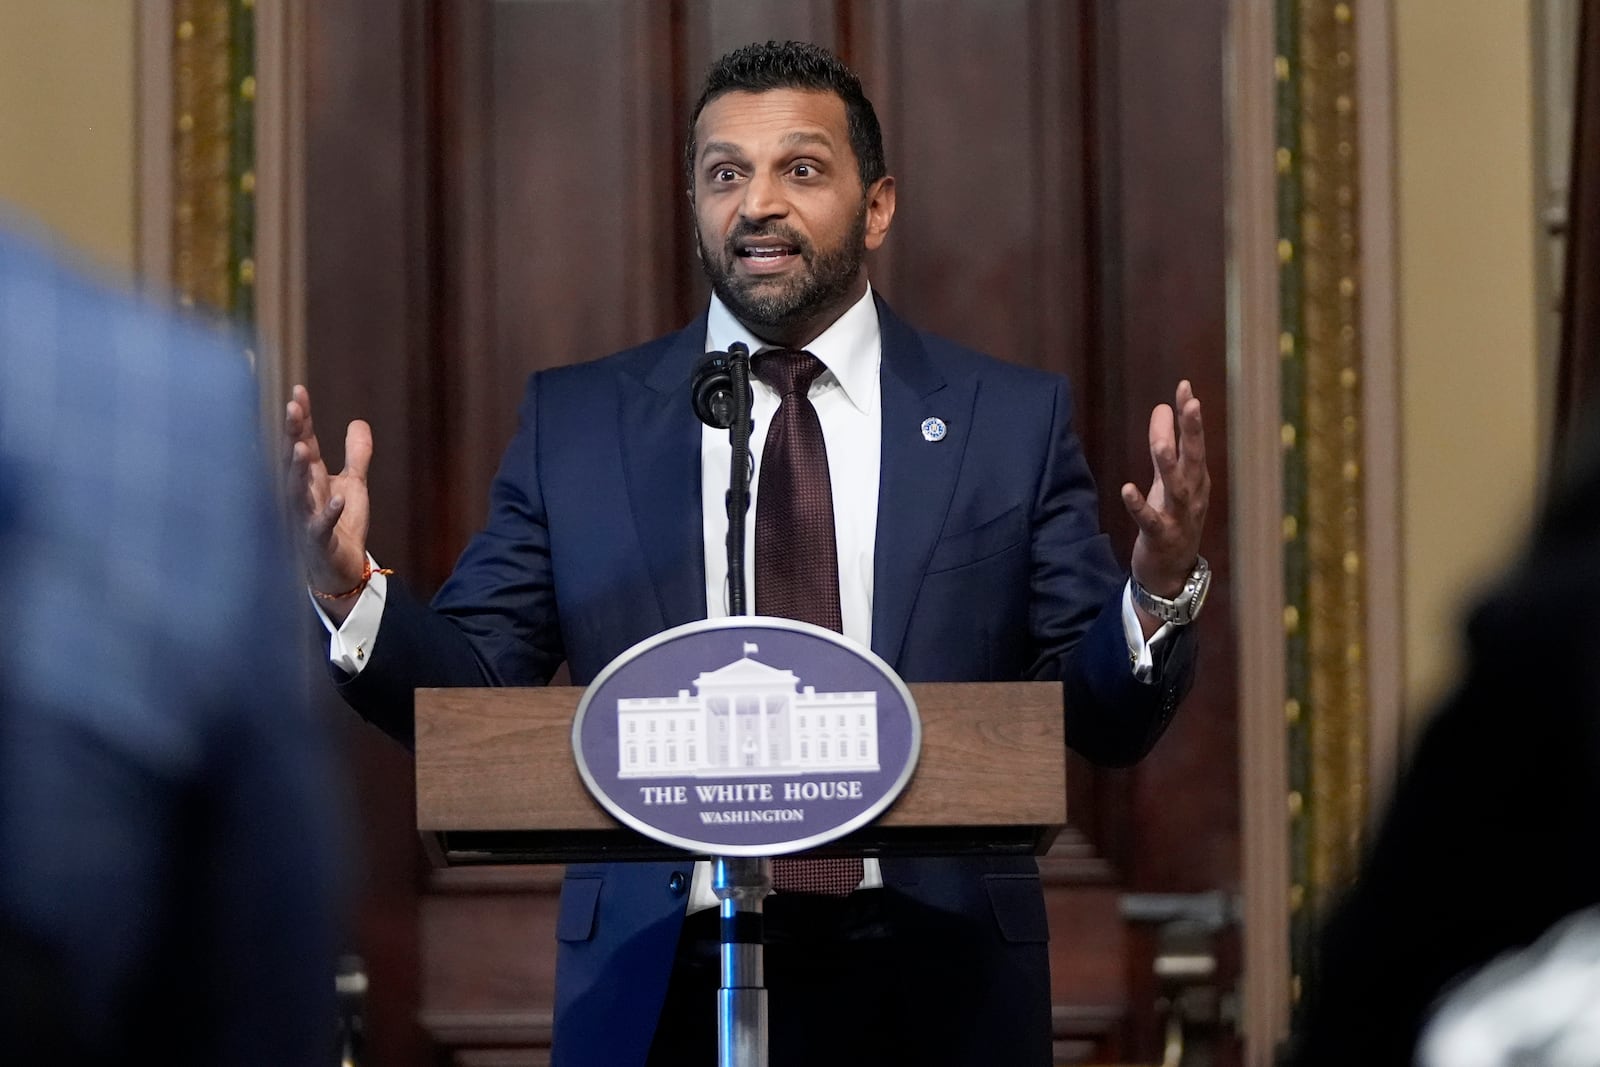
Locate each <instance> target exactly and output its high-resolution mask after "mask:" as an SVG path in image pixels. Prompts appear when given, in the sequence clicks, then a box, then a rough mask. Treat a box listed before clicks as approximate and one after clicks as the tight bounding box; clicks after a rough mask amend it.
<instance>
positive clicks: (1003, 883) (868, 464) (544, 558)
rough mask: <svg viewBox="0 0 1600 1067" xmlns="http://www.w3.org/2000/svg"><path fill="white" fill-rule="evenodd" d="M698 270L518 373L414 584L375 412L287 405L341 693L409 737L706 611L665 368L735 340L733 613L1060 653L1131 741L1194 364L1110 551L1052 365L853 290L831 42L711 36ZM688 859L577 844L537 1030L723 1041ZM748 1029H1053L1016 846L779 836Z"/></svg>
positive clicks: (848, 140) (1009, 1038)
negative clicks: (326, 431) (677, 307)
mask: <svg viewBox="0 0 1600 1067" xmlns="http://www.w3.org/2000/svg"><path fill="white" fill-rule="evenodd" d="M685 161H686V167H687V178H688V195H689V198H690V201H691V203H692V205H693V208H694V216H695V229H696V239H697V246H698V249H699V256H700V261H701V264H702V266H703V267H704V269H705V271H706V274H707V276H708V277H709V278H710V280H711V286H712V290H713V294H714V295H713V296H712V299H711V301H710V306H709V307H708V308H707V309H706V312H705V314H703V315H702V316H700V317H699V318H698V319H696V320H695V321H694V322H692V323H690V324H689V325H688V326H687V327H685V328H684V329H683V330H681V331H679V332H678V333H675V334H672V335H670V336H667V337H663V338H660V339H657V340H654V341H651V342H649V343H647V344H644V345H641V346H639V347H637V348H634V349H630V350H628V351H625V352H620V353H617V354H615V355H613V356H610V357H608V358H606V359H602V360H598V361H595V362H591V363H586V364H580V365H576V366H569V367H562V368H558V369H554V370H549V371H544V372H540V373H538V374H535V375H533V376H532V378H531V379H530V380H529V382H528V387H527V392H526V395H525V397H524V400H523V404H522V409H521V421H520V426H519V429H518V432H517V435H516V437H515V438H514V439H513V440H512V442H511V444H510V446H509V448H508V449H507V451H506V453H505V456H504V459H503V461H502V463H501V466H500V470H499V473H498V475H497V476H496V479H495V482H494V487H493V491H492V502H491V508H490V514H489V517H488V522H487V525H486V526H485V528H484V529H483V530H482V531H481V532H480V533H479V534H478V535H477V536H475V537H474V538H473V540H472V541H471V543H470V544H469V545H468V546H467V548H466V550H465V552H464V553H463V554H462V556H461V558H460V560H459V561H458V563H457V565H456V568H455V571H454V573H453V574H452V575H451V577H450V578H449V580H448V581H447V582H446V583H445V585H444V587H443V588H442V589H441V590H440V591H439V593H438V595H437V596H436V597H435V598H434V600H433V602H432V604H431V606H425V605H423V604H421V603H420V602H418V601H417V600H415V599H414V598H413V597H412V596H411V594H409V593H408V592H407V590H406V589H405V587H404V585H403V584H402V583H401V582H399V581H390V580H387V578H386V577H385V574H384V572H382V571H381V570H380V569H379V568H378V566H377V563H376V561H375V560H374V559H373V558H372V557H371V556H370V555H369V554H368V551H367V546H368V514H369V512H368V498H367V486H366V471H367V467H368V464H369V462H370V460H371V456H372V437H371V432H370V430H369V429H368V427H367V426H366V424H365V423H363V422H359V421H358V422H354V423H352V424H351V425H350V427H349V429H348V432H347V434H346V442H345V459H346V466H345V469H344V471H343V472H342V473H340V474H332V473H330V472H329V471H328V469H327V467H326V465H325V463H324V461H323V457H322V453H321V450H320V447H319V444H318V441H317V437H316V434H315V430H314V428H313V425H312V418H311V401H310V397H309V396H308V395H307V393H306V391H305V390H304V389H302V388H296V389H295V391H294V395H293V399H292V400H291V401H290V402H289V404H288V407H287V413H286V419H285V432H286V434H287V435H288V438H289V440H290V446H291V447H290V453H291V456H292V459H291V461H290V464H291V470H290V474H291V478H292V480H293V485H294V487H295V492H294V493H293V494H292V497H293V499H294V501H295V504H296V506H297V507H298V516H297V521H298V522H299V524H300V526H301V528H302V529H303V531H304V541H303V545H304V561H305V567H306V574H307V578H308V581H309V583H310V585H311V588H312V591H313V592H314V593H315V595H316V600H317V603H318V605H319V606H320V608H321V610H322V611H323V613H324V616H325V622H326V623H327V625H328V628H329V631H330V634H331V658H332V661H333V663H334V665H335V667H336V668H337V670H336V674H337V675H338V676H339V678H340V681H339V686H340V690H341V692H342V693H343V694H344V696H345V697H346V699H347V700H348V701H349V702H350V703H351V704H352V705H353V706H354V707H355V708H356V709H357V710H358V711H360V712H361V714H362V715H364V716H365V717H367V718H368V719H370V720H372V721H373V722H374V723H376V724H377V725H379V726H380V727H382V728H383V729H384V730H386V731H388V732H389V733H390V734H392V735H393V736H395V737H396V738H399V739H400V740H402V741H407V742H408V741H409V740H410V738H411V735H412V691H413V690H414V689H416V688H418V687H432V686H483V685H542V684H545V683H546V682H548V680H549V679H550V677H551V676H552V674H553V673H554V672H555V671H556V669H557V668H558V667H559V666H560V664H561V663H562V662H563V661H565V662H566V663H567V664H568V665H569V667H570V670H571V675H572V678H573V681H574V682H576V683H577V684H580V685H582V684H587V683H588V682H589V681H590V680H591V679H592V678H593V677H594V676H595V675H596V674H597V673H598V672H599V671H600V670H601V669H602V668H603V667H604V666H605V665H606V664H607V663H608V662H609V661H610V660H611V659H612V658H613V657H614V656H616V655H617V654H619V653H620V652H622V651H624V650H625V649H627V648H628V647H629V646H631V645H633V644H635V643H636V642H638V641H641V640H643V639H645V638H647V637H650V636H652V635H653V634H656V633H658V632H660V631H662V630H665V629H667V628H669V627H672V626H676V625H679V624H681V623H685V622H689V621H692V620H695V619H701V618H707V617H717V616H722V615H726V614H727V605H726V586H727V558H726V555H725V551H724V535H725V532H726V529H727V519H726V515H725V511H724V506H723V493H724V490H725V489H726V487H727V485H728V469H729V450H728V445H727V439H726V436H725V435H724V434H722V433H721V432H720V431H716V430H713V429H711V428H710V427H707V426H704V425H702V424H701V423H700V422H699V421H698V420H697V418H696V417H695V414H694V412H693V410H692V409H691V405H690V403H689V391H690V381H691V378H692V376H693V373H694V370H695V368H696V365H697V364H698V363H699V362H700V361H701V359H702V358H703V356H704V354H705V353H706V352H708V351H721V350H726V349H727V348H728V347H729V346H730V345H732V344H734V343H736V342H742V343H743V344H745V345H747V346H748V347H749V350H750V351H751V352H752V353H753V354H754V356H753V359H752V367H753V371H754V375H755V378H756V381H755V382H754V383H753V392H754V410H753V426H754V430H753V434H752V441H751V451H752V454H753V464H754V471H755V476H754V478H753V485H752V493H751V496H752V504H751V509H752V514H753V516H754V522H753V523H751V524H750V526H751V529H750V531H749V539H750V541H749V546H748V549H747V552H746V554H745V558H746V559H748V560H750V564H749V565H748V569H749V574H748V575H747V576H746V580H747V583H748V584H749V585H750V586H751V588H753V589H754V607H755V610H756V611H757V613H761V614H773V615H786V616H790V617H795V618H802V619H804V620H806V621H810V622H815V623H818V624H820V625H824V626H828V627H830V628H832V629H835V630H839V631H840V632H842V633H843V634H844V635H845V636H846V637H847V638H850V639H852V640H854V641H857V642H859V643H860V644H862V645H865V646H869V647H870V648H871V649H872V650H873V651H874V652H876V653H877V654H878V655H879V656H881V657H882V658H883V659H884V660H885V661H887V662H888V663H889V664H890V665H891V666H892V667H893V668H894V669H895V670H896V671H898V672H899V674H900V675H901V676H902V677H904V678H905V679H906V680H908V681H912V682H940V681H1016V680H1023V679H1035V680H1060V681H1061V682H1062V683H1063V688H1064V691H1065V714H1066V723H1065V725H1066V737H1067V741H1068V743H1069V744H1070V745H1072V746H1073V748H1075V749H1076V750H1077V751H1079V752H1080V753H1082V754H1083V755H1084V756H1085V757H1087V758H1089V759H1090V760H1094V761H1097V762H1100V763H1105V764H1113V765H1122V764H1128V763H1132V762H1133V761H1135V760H1137V759H1139V758H1140V757H1141V756H1142V755H1144V753H1145V752H1147V751H1148V750H1149V749H1150V747H1151V746H1152V745H1153V744H1154V743H1155V741H1156V739H1157V738H1158V737H1159V736H1160V734H1161V732H1162V731H1163V730H1164V729H1165V727H1166V725H1167V723H1168V721H1169V720H1170V718H1171V715H1172V712H1173V710H1174V708H1175V707H1176V705H1177V703H1178V701H1179V699H1180V698H1181V696H1182V695H1183V693H1184V692H1185V691H1186V689H1187V687H1188V685H1189V682H1190V680H1191V678H1192V674H1193V662H1194V640H1193V636H1192V632H1193V628H1192V627H1190V626H1189V625H1188V624H1189V623H1190V622H1191V620H1192V619H1193V618H1194V617H1195V615H1196V613H1197V612H1198V611H1199V609H1200V606H1201V604H1202V603H1203V601H1204V597H1205V590H1206V587H1207V583H1208V581H1209V573H1208V571H1207V570H1206V566H1205V562H1204V560H1203V559H1201V557H1200V554H1199V548H1200V534H1201V529H1202V526H1203V524H1204V520H1205V513H1206V504H1207V496H1208V492H1209V487H1210V481H1209V478H1208V475H1207V472H1206V466H1205V445H1204V436H1203V432H1202V429H1201V416H1200V402H1199V401H1198V400H1197V399H1195V397H1194V396H1193V394H1192V392H1191V390H1190V388H1189V385H1188V383H1187V382H1183V383H1180V384H1179V385H1178V387H1177V393H1176V403H1175V404H1174V405H1173V406H1172V407H1169V406H1167V405H1161V406H1160V407H1158V408H1156V410H1155V411H1154V412H1153V413H1152V416H1151V420H1150V453H1151V457H1152V460H1153V463H1154V477H1153V481H1152V483H1151V487H1150V489H1149V491H1148V492H1141V491H1140V490H1139V488H1138V487H1136V486H1135V485H1133V484H1131V483H1130V484H1128V485H1124V486H1123V487H1122V499H1123V503H1124V505H1125V506H1126V508H1127V510H1128V513H1129V514H1130V515H1131V516H1132V518H1133V520H1134V521H1135V522H1136V523H1137V525H1138V529H1139V534H1138V539H1137V542H1136V544H1135V546H1134V550H1133V558H1132V561H1131V571H1132V578H1131V580H1130V579H1129V578H1128V576H1127V573H1126V572H1124V571H1123V570H1122V568H1121V567H1120V566H1119V565H1118V562H1117V560H1116V559H1115V558H1114V557H1113V555H1112V554H1111V551H1110V547H1109V542H1108V540H1107V538H1106V537H1105V535H1103V534H1102V533H1100V532H1099V529H1098V524H1097V518H1096V515H1097V501H1096V496H1095V487H1094V485H1093V482H1092V480H1091V478H1090V475H1089V471H1088V468H1087V465H1086V464H1085V461H1084V457H1083V454H1082V450H1081V447H1080V445H1079V442H1078V440H1077V437H1076V435H1075V434H1074V432H1073V428H1072V402H1071V391H1070V387H1069V385H1068V383H1067V382H1066V380H1065V379H1063V378H1060V377H1057V376H1054V375H1048V374H1044V373H1041V372H1037V371H1033V370H1028V369H1023V368H1019V367H1016V366H1012V365H1009V364H1006V363H1002V362H999V361H997V360H994V359H992V358H989V357H987V356H984V355H980V354H978V353H976V352H972V351H970V350H967V349H965V348H962V347H960V346H958V345H955V344H952V343H950V342H948V341H944V340H941V339H939V338H936V337H932V336H929V335H925V334H922V333H919V332H918V331H917V330H915V329H914V328H912V327H911V326H910V325H908V324H907V323H905V322H903V321H902V320H901V319H899V318H898V317H896V315H895V314H894V313H893V312H892V311H891V310H890V309H889V307H888V305H887V304H886V303H884V301H883V300H882V299H881V298H880V297H879V296H878V295H877V294H875V293H874V292H873V290H872V288H871V285H870V284H869V281H868V278H867V271H866V269H865V267H864V265H863V258H864V256H865V254H866V253H867V252H869V251H871V250H873V249H876V248H878V247H879V246H880V245H881V244H882V243H883V242H884V240H885V239H886V238H887V236H888V233H889V229H890V224H891V223H892V222H893V219H894V212H895V196H896V190H895V181H894V179H893V178H892V177H890V176H889V175H888V173H887V169H886V166H885V161H884V154H883V142H882V135H881V133H880V130H879V127H878V121H877V117H876V115H875V113H874V111H873V108H872V105H871V103H870V102H869V101H868V100H867V99H866V97H865V96H864V95H863V93H862V90H861V85H860V82H859V80H858V79H857V78H856V76H855V75H854V74H853V73H851V72H850V71H849V70H848V69H846V68H845V67H844V66H843V64H841V63H840V62H839V61H838V60H837V59H836V58H834V57H833V56H832V55H830V54H828V53H827V52H825V51H823V50H822V49H819V48H817V47H815V46H812V45H805V44H795V43H788V44H776V43H768V44H765V45H753V46H750V47H746V48H741V49H739V50H737V51H735V52H732V53H729V54H728V55H725V56H723V57H722V58H721V59H720V60H718V61H717V62H716V63H715V64H714V65H713V67H712V69H711V71H710V73H709V75H708V78H707V81H706V85H705V89H704V91H703V92H702V94H701V96H700V99H699V101H698V103H697V104H696V105H695V107H694V110H693V114H692V116H691V119H690V130H689V137H688V144H687V151H686V153H685ZM704 868H705V865H704V864H700V865H696V864H695V863H694V862H693V861H692V860H689V859H684V860H682V861H679V862H671V863H651V864H616V865H597V864H591V865H575V866H572V867H569V868H568V870H567V876H566V881H565V883H564V888H563V891H562V899H561V911H560V916H559V919H558V922H557V931H556V933H557V937H558V938H559V940H560V947H559V955H558V962H557V990H556V1017H555V1040H554V1062H555V1063H556V1064H558V1065H560V1067H589V1065H593V1067H642V1065H646V1064H650V1065H657V1064H685V1063H695V1062H700V1063H711V1062H714V1061H715V1055H716V1035H715V1032H714V1030H715V1028H714V1022H715V1017H716V1012H715V998H714V996H713V991H714V990H715V988H716V985H717V961H716V944H717V931H716V922H715V916H716V912H715V907H714V905H715V903H716V901H715V897H714V896H713V894H712V893H711V891H710V888H709V884H708V881H707V874H706V871H705V869H704ZM774 882H775V892H774V894H773V895H772V897H770V898H769V900H768V902H767V915H766V917H767V931H768V943H769V947H768V949H767V954H766V985H767V988H768V989H769V990H770V991H771V992H770V1002H771V1043H770V1047H771V1062H772V1063H773V1064H774V1065H776V1067H790V1065H802V1064H813V1063H828V1064H857V1063H860V1064H898V1063H916V1064H919V1065H951V1067H957V1065H959V1067H977V1065H992V1064H1005V1065H1008V1067H1023V1065H1044V1064H1048V1063H1049V1062H1050V1058H1051V1026H1050V988H1049V967H1048V958H1047V953H1046V940H1047V936H1048V934H1047V929H1046V920H1045V910H1044V902H1043V896H1042V893H1041V890H1040V886H1039V878H1038V870H1037V866H1036V864H1035V863H1034V861H1033V859H1032V858H1030V857H1004V858H984V859H960V860H955V859H941V858H884V859H882V860H881V861H868V862H866V863H865V864H864V865H863V864H858V865H856V866H854V867H853V868H850V869H847V870H842V871H841V870H840V869H838V868H837V867H836V866H835V867H833V868H830V869H827V870H822V869H819V868H818V867H817V866H816V865H815V864H811V863H807V862H805V861H800V862H790V863H779V864H775V871H774Z"/></svg>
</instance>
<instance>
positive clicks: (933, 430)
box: [922, 415, 947, 441]
mask: <svg viewBox="0 0 1600 1067" xmlns="http://www.w3.org/2000/svg"><path fill="white" fill-rule="evenodd" d="M946 432H947V431H946V430H945V425H944V420H943V419H941V418H939V417H938V416H937V415H935V416H932V417H930V418H926V419H923V420H922V439H923V440H924V441H943V440H944V435H945V433H946Z"/></svg>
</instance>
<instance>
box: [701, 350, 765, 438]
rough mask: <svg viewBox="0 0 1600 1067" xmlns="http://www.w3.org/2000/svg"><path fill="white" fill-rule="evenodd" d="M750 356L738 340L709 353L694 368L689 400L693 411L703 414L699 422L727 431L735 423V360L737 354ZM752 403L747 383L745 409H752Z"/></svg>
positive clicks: (738, 355) (745, 356)
mask: <svg viewBox="0 0 1600 1067" xmlns="http://www.w3.org/2000/svg"><path fill="white" fill-rule="evenodd" d="M749 356H750V350H749V349H748V348H746V347H745V346H744V345H742V344H740V343H738V342H737V341H736V342H734V343H733V344H732V345H729V346H728V351H726V352H711V353H708V354H707V355H706V358H705V359H703V360H701V361H700V365H699V366H698V367H696V368H695V371H694V380H693V382H692V383H691V384H690V389H689V400H690V402H691V403H693V404H694V413H695V414H696V415H698V416H699V417H700V421H701V422H703V423H705V424H706V425H707V426H710V427H711V428H712V429H715V430H726V429H729V428H731V427H732V426H733V419H734V403H733V361H734V359H735V357H743V358H746V359H748V358H749ZM751 402H752V398H751V396H750V389H749V386H748V385H746V386H745V405H746V410H749V407H748V406H749V404H750V403H751Z"/></svg>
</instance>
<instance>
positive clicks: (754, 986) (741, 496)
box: [693, 343, 772, 1067]
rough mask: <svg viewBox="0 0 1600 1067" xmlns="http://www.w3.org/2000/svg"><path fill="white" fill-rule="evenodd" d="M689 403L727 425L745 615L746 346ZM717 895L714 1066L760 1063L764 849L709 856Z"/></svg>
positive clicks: (734, 569) (735, 588)
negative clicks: (718, 979)
mask: <svg viewBox="0 0 1600 1067" xmlns="http://www.w3.org/2000/svg"><path fill="white" fill-rule="evenodd" d="M693 395H694V409H695V411H696V413H697V414H699V416H700V418H701V419H702V420H703V421H704V422H706V423H707V424H709V425H711V426H713V427H717V428H721V427H727V428H728V437H729V440H730V442H731V444H732V446H733V451H732V456H731V458H730V462H729V468H728V492H727V496H726V498H725V499H726V501H727V508H728V537H727V553H728V614H729V615H735V616H736V615H747V614H749V609H748V607H747V606H746V601H745V586H744V531H745V513H746V512H747V511H749V510H750V466H751V464H750V350H749V349H748V348H746V347H745V346H744V345H742V344H738V343H735V344H732V345H729V346H728V353H727V356H726V357H725V358H724V357H723V356H721V355H720V354H718V355H714V356H712V357H711V358H710V359H708V360H707V361H706V362H705V363H703V364H702V365H701V369H700V371H699V372H698V373H697V374H696V376H695V380H694V389H693ZM711 871H712V873H711V886H712V889H713V890H714V891H715V892H716V895H717V912H718V916H719V917H720V920H721V921H720V922H719V924H718V928H719V933H720V940H721V950H720V955H721V961H722V983H721V985H720V987H719V988H718V990H717V1067H767V1042H768V1021H767V990H766V973H765V968H764V964H763V954H764V951H765V941H766V937H765V925H764V919H763V914H762V907H763V903H764V902H765V900H766V897H767V894H768V893H770V892H772V860H771V859H770V858H769V857H766V856H752V857H729V856H717V857H714V858H713V859H712V867H711Z"/></svg>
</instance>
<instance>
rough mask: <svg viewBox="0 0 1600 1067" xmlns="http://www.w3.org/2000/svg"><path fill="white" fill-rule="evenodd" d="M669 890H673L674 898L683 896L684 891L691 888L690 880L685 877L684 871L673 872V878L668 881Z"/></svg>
mask: <svg viewBox="0 0 1600 1067" xmlns="http://www.w3.org/2000/svg"><path fill="white" fill-rule="evenodd" d="M667 888H668V889H670V890H672V893H673V895H674V896H682V895H683V891H684V890H685V889H688V888H689V879H687V878H685V877H684V876H683V872H682V871H673V872H672V877H671V878H668V879H667Z"/></svg>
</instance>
